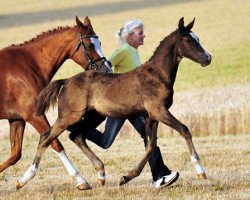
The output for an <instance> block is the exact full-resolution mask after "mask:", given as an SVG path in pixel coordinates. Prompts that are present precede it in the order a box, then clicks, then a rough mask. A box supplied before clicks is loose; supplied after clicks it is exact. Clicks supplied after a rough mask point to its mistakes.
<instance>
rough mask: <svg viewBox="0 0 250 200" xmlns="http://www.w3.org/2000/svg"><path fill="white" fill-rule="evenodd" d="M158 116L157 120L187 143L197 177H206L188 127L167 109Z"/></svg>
mask: <svg viewBox="0 0 250 200" xmlns="http://www.w3.org/2000/svg"><path fill="white" fill-rule="evenodd" d="M158 113H161V112H158ZM158 117H159V121H161V122H162V123H164V124H166V125H168V126H170V127H171V128H173V129H175V130H176V131H178V132H179V133H180V134H181V135H182V136H183V137H184V139H185V140H186V143H187V145H188V149H189V151H190V153H191V161H192V163H193V164H194V165H195V168H196V171H197V175H198V177H199V178H202V179H206V178H207V177H206V173H205V170H204V168H203V166H202V164H201V162H200V158H199V156H198V154H197V152H196V150H195V148H194V144H193V141H192V134H191V133H190V131H189V130H188V128H187V127H186V126H185V125H184V124H182V123H181V122H180V121H178V120H177V119H176V118H175V117H174V116H173V115H172V114H171V113H170V112H169V111H168V110H164V111H163V112H162V115H161V116H158Z"/></svg>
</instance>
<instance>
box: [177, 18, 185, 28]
mask: <svg viewBox="0 0 250 200" xmlns="http://www.w3.org/2000/svg"><path fill="white" fill-rule="evenodd" d="M183 27H184V17H182V18H180V20H179V24H178V28H179V29H180V30H181V29H182V28H183Z"/></svg>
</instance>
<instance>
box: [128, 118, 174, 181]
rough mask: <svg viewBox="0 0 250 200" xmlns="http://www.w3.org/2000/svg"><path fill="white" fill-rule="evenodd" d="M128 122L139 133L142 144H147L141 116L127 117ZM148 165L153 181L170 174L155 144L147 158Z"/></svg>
mask: <svg viewBox="0 0 250 200" xmlns="http://www.w3.org/2000/svg"><path fill="white" fill-rule="evenodd" d="M129 121H130V123H131V124H132V125H133V126H134V128H135V129H136V131H137V132H138V133H139V134H140V136H141V138H142V139H143V141H144V145H145V146H146V145H147V137H146V133H145V122H144V118H143V117H136V118H129ZM149 166H150V169H151V173H152V176H153V181H156V180H158V179H160V178H162V177H163V176H166V175H169V174H171V171H170V170H169V169H168V167H167V166H166V165H165V164H164V162H163V159H162V155H161V151H160V148H159V147H158V146H156V147H155V148H154V150H153V154H152V156H151V158H150V159H149Z"/></svg>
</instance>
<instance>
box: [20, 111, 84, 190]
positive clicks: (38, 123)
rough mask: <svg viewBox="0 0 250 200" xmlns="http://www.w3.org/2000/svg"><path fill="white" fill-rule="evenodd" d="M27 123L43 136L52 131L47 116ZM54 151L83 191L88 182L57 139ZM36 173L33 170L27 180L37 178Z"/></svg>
mask: <svg viewBox="0 0 250 200" xmlns="http://www.w3.org/2000/svg"><path fill="white" fill-rule="evenodd" d="M27 121H28V122H29V123H30V124H31V125H32V126H33V127H34V128H35V129H36V130H37V131H38V132H39V133H40V134H43V133H45V131H48V130H49V129H50V125H49V122H48V120H47V118H46V116H45V115H41V116H37V115H32V116H31V117H29V119H27ZM50 146H51V147H52V148H53V150H54V151H55V152H56V154H57V155H58V156H59V158H60V159H61V161H62V162H63V164H64V166H65V168H66V170H67V171H68V173H69V175H70V176H72V177H74V178H75V179H76V181H77V188H78V189H79V190H81V189H82V188H84V185H85V183H86V180H85V179H84V178H83V177H82V176H81V174H80V173H79V172H78V170H77V169H76V168H75V167H74V165H73V164H72V163H71V161H70V160H69V159H68V156H67V154H66V152H65V150H64V148H63V146H62V144H61V142H60V141H59V140H58V139H57V138H56V139H55V140H53V141H52V143H51V145H50ZM35 173H36V171H35V170H33V171H32V170H31V171H30V174H29V175H27V176H26V178H27V179H31V178H30V177H34V176H35ZM22 181H23V182H26V180H22ZM19 184H20V185H22V183H21V182H19Z"/></svg>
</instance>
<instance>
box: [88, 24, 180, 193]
mask: <svg viewBox="0 0 250 200" xmlns="http://www.w3.org/2000/svg"><path fill="white" fill-rule="evenodd" d="M116 37H117V38H118V39H119V43H120V47H119V48H118V49H117V50H116V51H115V52H114V53H113V54H112V55H111V57H110V59H109V60H110V62H111V63H112V66H113V71H114V73H124V72H128V71H130V70H133V69H135V68H136V67H139V66H140V65H141V62H140V57H139V54H138V51H137V49H138V47H139V46H140V45H143V43H144V38H145V35H144V25H143V23H142V22H141V20H139V19H136V20H132V21H128V22H127V23H126V24H125V25H124V27H123V28H122V29H121V30H120V31H119V32H117V33H116ZM125 120H126V119H116V118H111V117H107V119H106V125H105V131H104V132H103V133H101V132H99V131H98V130H96V129H91V130H89V131H88V136H87V139H89V140H90V141H92V142H94V143H95V144H97V145H98V146H100V147H102V148H104V149H107V148H109V147H110V146H111V145H112V143H113V142H114V140H115V137H116V136H117V134H118V132H119V131H120V129H121V127H122V125H123V124H124V122H125ZM128 120H129V121H130V123H131V124H132V125H133V126H134V127H135V129H136V130H137V132H138V133H139V134H140V136H141V137H142V139H143V140H144V144H145V145H146V144H147V138H146V134H145V122H144V118H143V117H135V118H129V119H128ZM149 165H150V168H151V172H152V176H153V185H154V187H155V188H160V187H163V186H168V185H171V184H172V183H174V182H175V181H176V180H177V179H178V177H179V173H178V172H171V171H170V170H169V169H168V167H167V166H165V165H164V162H163V159H162V155H161V152H160V149H159V147H158V146H156V147H155V149H154V151H153V155H152V157H151V159H150V160H149Z"/></svg>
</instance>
